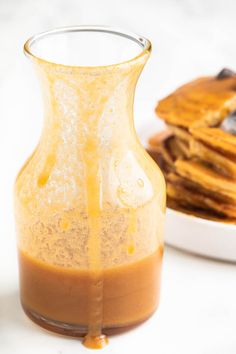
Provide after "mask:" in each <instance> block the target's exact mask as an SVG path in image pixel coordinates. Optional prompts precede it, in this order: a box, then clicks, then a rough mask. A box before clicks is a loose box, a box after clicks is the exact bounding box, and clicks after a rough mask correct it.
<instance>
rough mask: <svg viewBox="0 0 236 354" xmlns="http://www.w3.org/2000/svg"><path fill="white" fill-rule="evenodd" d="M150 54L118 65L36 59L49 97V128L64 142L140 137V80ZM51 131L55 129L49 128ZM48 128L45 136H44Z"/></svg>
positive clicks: (109, 142)
mask: <svg viewBox="0 0 236 354" xmlns="http://www.w3.org/2000/svg"><path fill="white" fill-rule="evenodd" d="M145 62H146V60H144V58H142V60H140V61H136V62H135V63H129V64H127V65H124V66H122V67H121V68H117V67H114V66H113V67H109V66H108V67H100V68H99V67H97V68H96V67H94V68H91V67H90V68H83V67H80V68H78V67H66V66H60V67H58V66H57V65H55V64H51V63H43V64H42V63H40V64H39V63H36V69H37V71H38V74H39V78H40V82H41V88H42V93H43V99H44V106H45V107H44V110H45V121H44V132H45V131H46V132H47V133H49V134H45V135H47V136H49V135H50V139H52V140H53V139H59V141H60V142H61V143H62V144H63V143H65V142H66V144H70V143H71V142H73V141H74V140H76V141H77V143H78V144H79V145H80V146H83V145H86V144H88V142H89V143H90V145H91V146H92V145H93V144H95V145H100V146H102V147H103V148H105V147H106V146H107V147H111V146H114V145H117V144H127V143H128V142H131V141H132V139H133V138H134V137H135V134H134V125H133V101H134V92H135V86H136V83H137V80H138V77H139V75H140V73H141V71H142V68H143V66H144V64H145ZM50 131H51V134H50ZM44 137H45V136H44V134H43V135H42V139H44Z"/></svg>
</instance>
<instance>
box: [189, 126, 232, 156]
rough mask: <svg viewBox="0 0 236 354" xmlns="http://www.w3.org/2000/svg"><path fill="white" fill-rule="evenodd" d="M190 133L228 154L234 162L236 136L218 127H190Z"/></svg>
mask: <svg viewBox="0 0 236 354" xmlns="http://www.w3.org/2000/svg"><path fill="white" fill-rule="evenodd" d="M190 132H191V134H192V135H193V136H194V137H195V138H196V139H199V140H201V141H203V142H204V143H205V144H207V145H209V146H211V147H212V148H214V149H216V150H218V151H221V152H222V153H224V154H228V155H229V156H232V157H233V158H234V159H235V162H236V136H235V135H232V134H229V133H226V132H224V131H223V130H221V129H220V128H192V129H190Z"/></svg>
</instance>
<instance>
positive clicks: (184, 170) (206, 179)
mask: <svg viewBox="0 0 236 354" xmlns="http://www.w3.org/2000/svg"><path fill="white" fill-rule="evenodd" d="M175 167H176V171H177V173H178V174H179V175H180V176H182V177H185V178H187V179H189V180H190V181H192V182H195V183H196V184H199V185H201V186H202V187H204V188H205V189H209V190H211V191H213V192H215V193H219V194H221V195H224V196H226V197H229V198H232V199H236V183H235V181H233V180H231V179H229V178H227V177H225V176H222V175H220V174H219V173H218V172H216V171H214V170H213V169H211V168H209V167H208V166H206V165H204V164H203V163H201V162H198V161H192V160H191V161H190V160H189V161H183V160H177V161H176V162H175Z"/></svg>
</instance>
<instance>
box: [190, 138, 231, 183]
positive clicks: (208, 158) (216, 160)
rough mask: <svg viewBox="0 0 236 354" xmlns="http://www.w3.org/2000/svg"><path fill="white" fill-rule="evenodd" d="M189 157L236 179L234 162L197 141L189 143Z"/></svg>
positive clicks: (192, 140) (193, 140)
mask: <svg viewBox="0 0 236 354" xmlns="http://www.w3.org/2000/svg"><path fill="white" fill-rule="evenodd" d="M189 152H190V156H191V157H192V158H196V157H197V158H198V159H200V160H202V161H205V162H207V163H208V164H209V165H211V166H212V168H213V169H216V170H218V171H219V172H220V173H222V174H224V175H226V176H228V177H231V178H235V179H236V162H235V161H233V160H232V159H230V158H229V157H227V156H224V155H223V154H222V153H220V152H218V151H216V150H214V149H213V148H210V147H208V146H207V145H205V144H203V143H201V142H200V141H198V140H195V139H191V141H190V149H189Z"/></svg>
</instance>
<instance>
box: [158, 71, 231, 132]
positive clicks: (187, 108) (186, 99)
mask: <svg viewBox="0 0 236 354" xmlns="http://www.w3.org/2000/svg"><path fill="white" fill-rule="evenodd" d="M235 110H236V76H231V77H226V78H223V79H219V78H217V77H212V76H209V77H202V78H199V79H196V80H194V81H192V82H190V83H187V84H185V85H183V86H181V87H180V88H178V89H177V90H176V91H174V92H173V93H172V94H170V95H169V96H167V97H166V98H164V99H162V100H161V101H160V102H159V103H158V105H157V107H156V113H157V115H158V116H159V117H160V118H161V119H163V120H164V121H166V122H167V123H168V124H172V125H177V126H181V127H184V128H197V127H214V126H217V125H219V124H220V123H221V121H222V120H223V119H224V118H225V117H226V116H227V115H228V114H229V113H230V112H232V111H235Z"/></svg>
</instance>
